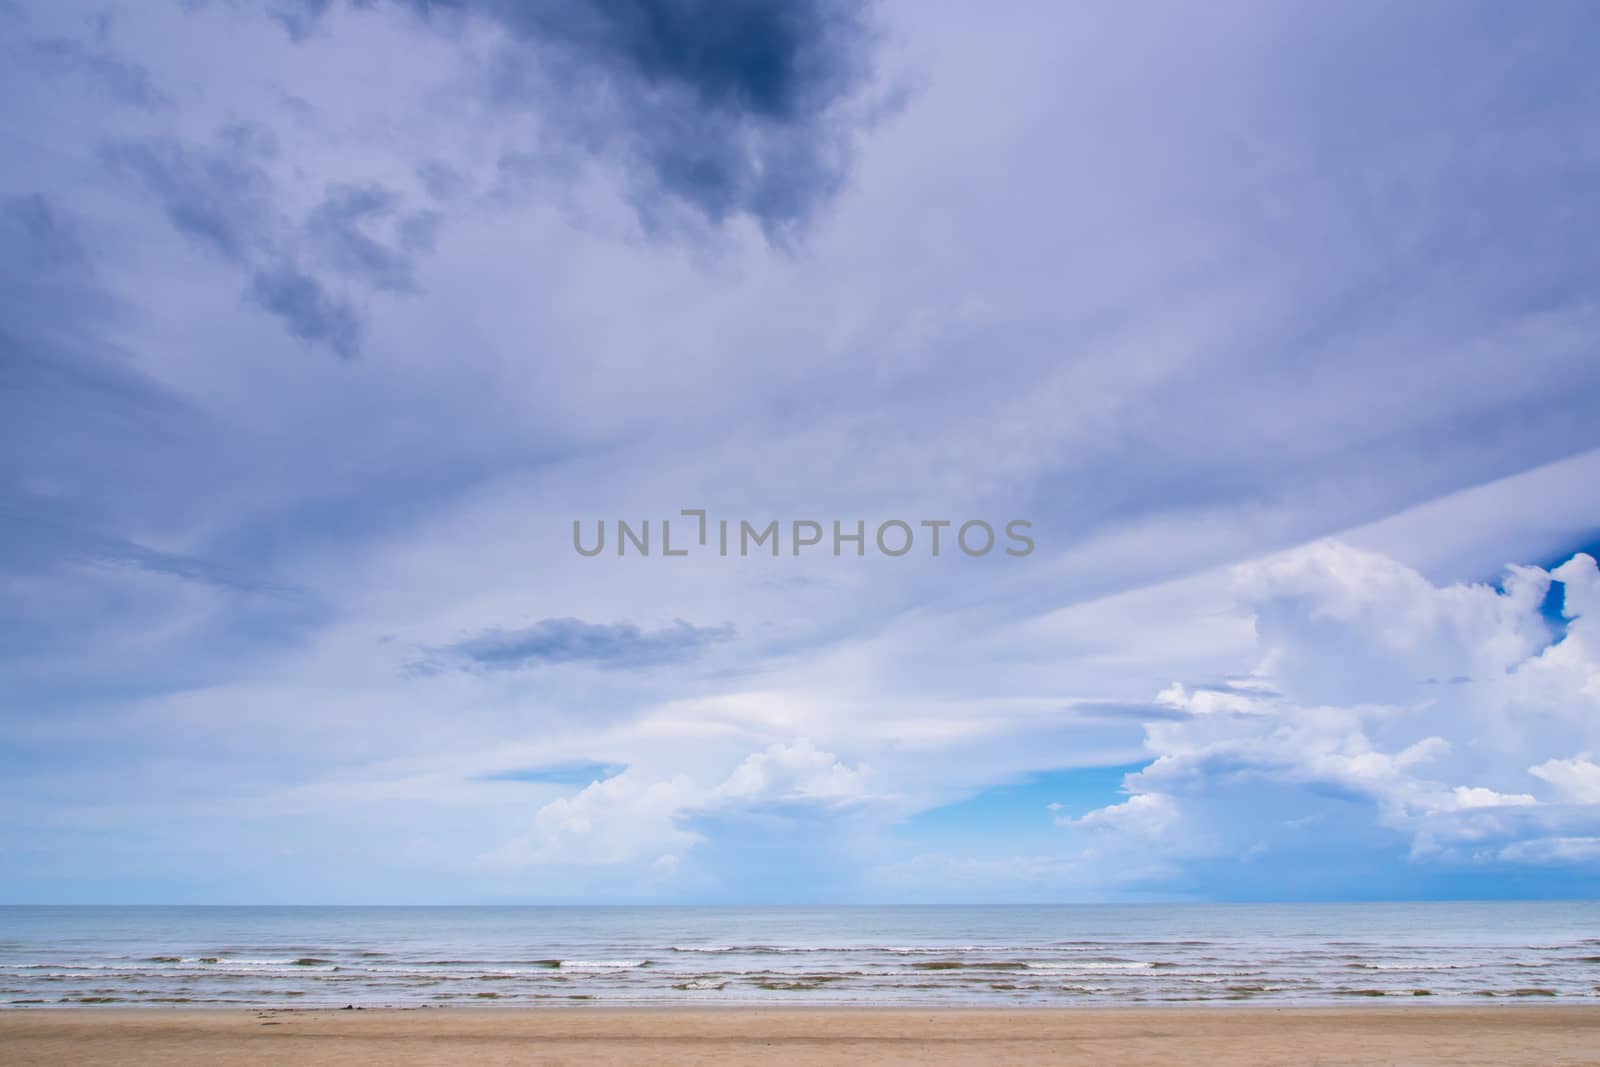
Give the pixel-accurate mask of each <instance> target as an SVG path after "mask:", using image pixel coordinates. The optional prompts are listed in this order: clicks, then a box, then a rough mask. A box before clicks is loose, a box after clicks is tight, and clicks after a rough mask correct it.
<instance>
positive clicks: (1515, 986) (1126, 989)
mask: <svg viewBox="0 0 1600 1067" xmlns="http://www.w3.org/2000/svg"><path fill="white" fill-rule="evenodd" d="M1366 998H1372V999H1373V1000H1383V1001H1388V1002H1404V1003H1408V1004H1418V1003H1466V1002H1470V1003H1475V1004H1476V1003H1485V1002H1499V1003H1528V1002H1530V1001H1544V1002H1548V1001H1551V1000H1555V1001H1593V1000H1595V999H1597V998H1600V902H1570V901H1568V902H1558V903H1543V902H1540V903H1529V902H1505V903H1499V902H1496V903H1418V904H1134V905H1114V906H1099V905H1063V906H1051V907H953V908H946V907H937V908H936V907H905V908H892V907H844V908H801V907H792V908H785V907H762V908H721V907H704V908H702V907H0V1005H3V1006H11V1007H22V1006H74V1005H90V1004H104V1005H122V1006H134V1005H190V1006H205V1005H218V1006H226V1005H237V1006H251V1007H292V1006H306V1007H338V1008H342V1007H345V1006H351V1007H356V1008H377V1007H386V1006H387V1007H422V1006H425V1005H426V1006H448V1005H538V1004H545V1005H578V1004H599V1005H701V1006H712V1005H733V1004H756V1005H763V1004H764V1005H780V1004H781V1005H790V1004H832V1005H839V1004H860V1005H880V1004H881V1005H913V1006H915V1005H927V1006H932V1005H971V1006H996V1007H998V1006H1070V1005H1084V1006H1113V1005H1135V1004H1147V1005H1155V1004H1211V1003H1215V1004H1224V1003H1250V1004H1336V1003H1352V1002H1358V1001H1361V1000H1365V999H1366ZM1419 998H1426V999H1419Z"/></svg>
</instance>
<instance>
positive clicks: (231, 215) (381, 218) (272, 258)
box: [103, 123, 441, 357]
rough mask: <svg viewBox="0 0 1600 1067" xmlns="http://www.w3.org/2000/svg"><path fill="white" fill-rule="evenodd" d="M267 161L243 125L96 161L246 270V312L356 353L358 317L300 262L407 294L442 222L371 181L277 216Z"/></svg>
mask: <svg viewBox="0 0 1600 1067" xmlns="http://www.w3.org/2000/svg"><path fill="white" fill-rule="evenodd" d="M277 154H278V146H277V140H276V138H275V137H274V135H273V134H272V132H271V131H270V130H267V129H265V128H264V127H261V126H257V125H253V124H246V123H240V124H232V125H228V126H224V127H223V128H222V129H220V130H218V131H217V134H216V137H215V139H214V142H213V143H212V144H210V145H194V144H184V143H181V142H178V141H175V140H172V139H170V138H152V139H149V140H144V141H122V142H117V143H115V144H112V145H109V146H107V148H106V149H105V150H104V152H103V156H104V158H105V159H106V161H107V162H108V163H109V164H110V165H111V166H112V167H114V168H115V169H117V170H119V171H121V172H122V173H124V174H126V175H127V176H129V177H130V178H132V179H134V180H136V181H137V182H138V183H139V184H141V185H143V186H144V187H145V188H146V189H148V190H149V191H150V192H151V193H153V194H154V195H155V196H156V198H157V199H158V200H159V201H160V203H161V205H162V208H163V210H165V212H166V214H167V218H168V219H169V220H170V221H171V222H172V225H173V226H174V227H176V228H177V229H178V231H179V232H180V233H182V234H184V235H185V236H187V237H189V238H190V239H192V240H193V241H195V242H196V243H197V244H200V245H201V246H203V247H205V248H206V249H208V250H209V251H211V252H213V253H215V254H216V255H219V256H221V257H222V258H223V259H225V260H227V261H228V262H229V263H231V264H233V265H235V266H237V267H240V268H242V269H244V270H245V271H247V272H248V275H249V282H248V285H247V286H246V289H245V297H246V299H247V301H248V302H249V303H251V304H253V305H254V306H256V307H259V308H261V309H263V310H265V311H267V312H269V313H270V314H272V315H274V316H276V317H277V318H279V319H280V320H281V321H282V322H283V324H284V326H285V328H286V329H287V330H288V331H289V333H290V334H291V335H292V336H294V337H296V338H298V339H300V340H302V341H307V342H310V343H314V344H322V345H325V346H326V347H328V348H329V349H331V350H332V351H333V352H335V353H336V354H338V355H341V356H345V357H353V356H355V355H357V354H358V353H359V352H360V349H361V338H362V332H363V331H362V322H361V318H360V316H359V315H358V314H357V313H356V310H355V307H354V305H353V304H352V302H351V300H350V299H349V297H348V296H347V295H346V294H344V293H341V292H337V291H335V289H334V286H333V285H331V284H330V283H329V282H328V281H327V280H325V279H323V278H321V277H319V276H318V275H317V274H315V273H313V271H312V269H311V268H310V267H309V266H307V265H306V264H307V263H308V262H314V263H315V264H317V265H318V266H320V267H322V268H323V269H324V270H325V271H326V272H327V273H329V274H331V275H334V276H336V277H337V278H338V279H339V280H341V281H343V282H345V283H346V284H347V286H349V285H354V286H360V287H364V288H367V289H371V290H374V291H377V292H387V293H397V294H411V293H416V292H418V291H419V290H420V287H419V285H418V284H417V280H416V257H417V256H419V255H421V254H423V253H426V252H427V251H429V250H431V249H432V247H433V243H434V239H435V234H436V231H437V229H438V226H439V224H440V221H441V216H440V215H438V214H437V213H436V212H432V211H416V212H407V211H405V210H404V207H405V205H404V200H403V198H402V197H401V196H400V195H399V194H398V193H396V192H394V191H393V190H390V189H388V188H386V187H384V186H382V185H379V184H377V183H375V182H366V183H361V184H347V183H335V184H332V185H329V186H328V187H327V189H326V190H324V193H323V199H322V200H321V202H320V203H318V204H317V205H316V206H315V207H314V208H312V209H311V210H310V211H309V212H308V213H307V214H306V216H305V218H304V219H303V220H302V221H300V222H296V221H295V220H293V219H292V218H290V217H289V216H288V215H287V214H286V213H285V212H284V211H283V210H282V209H281V208H280V207H279V204H280V203H281V201H282V194H281V191H280V190H279V188H278V186H277V183H276V182H275V181H274V179H273V177H272V172H271V170H270V169H269V168H270V165H271V164H272V163H273V161H274V160H275V159H276V158H277ZM385 230H387V231H388V232H387V233H385V232H384V231H385Z"/></svg>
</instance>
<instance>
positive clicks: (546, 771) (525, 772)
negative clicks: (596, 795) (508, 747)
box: [478, 760, 628, 786]
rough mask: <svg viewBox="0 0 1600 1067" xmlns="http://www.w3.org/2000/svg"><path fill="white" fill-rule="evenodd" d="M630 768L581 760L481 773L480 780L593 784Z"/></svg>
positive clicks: (618, 764) (616, 764) (622, 765)
mask: <svg viewBox="0 0 1600 1067" xmlns="http://www.w3.org/2000/svg"><path fill="white" fill-rule="evenodd" d="M627 769H628V768H627V767H626V766H625V765H624V764H620V763H595V762H593V761H591V760H581V761H577V762H567V763H548V764H544V765H542V766H538V767H517V768H514V769H512V770H507V771H496V772H494V773H493V774H485V775H480V776H479V777H478V781H480V782H529V783H535V784H546V785H585V786H587V785H593V784H594V783H596V782H603V781H605V780H606V779H607V778H615V777H616V776H617V775H619V774H621V773H622V772H623V771H625V770H627Z"/></svg>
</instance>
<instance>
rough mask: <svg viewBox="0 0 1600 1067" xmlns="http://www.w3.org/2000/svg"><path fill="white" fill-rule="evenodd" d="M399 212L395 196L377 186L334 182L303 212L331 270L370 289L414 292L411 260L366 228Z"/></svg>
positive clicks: (309, 234) (398, 203)
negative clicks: (362, 283)
mask: <svg viewBox="0 0 1600 1067" xmlns="http://www.w3.org/2000/svg"><path fill="white" fill-rule="evenodd" d="M399 212H400V197H399V196H398V195H397V194H395V193H394V192H392V191H390V190H388V189H385V188H384V187H383V186H381V185H378V184H376V183H371V182H369V183H366V184H363V185H333V186H330V187H329V188H328V191H327V195H326V197H325V199H324V200H323V201H322V203H320V204H318V205H317V207H316V208H315V209H313V210H312V212H311V214H310V216H308V217H307V219H306V233H307V236H308V238H309V239H310V240H311V241H313V242H315V244H316V246H317V247H318V249H319V250H320V251H321V254H322V256H323V258H324V259H326V260H327V261H328V263H329V264H330V265H332V266H333V267H334V268H335V269H337V270H339V271H341V272H343V273H345V274H347V275H350V276H352V277H356V278H360V279H362V280H363V281H365V282H366V283H367V284H368V285H371V286H372V287H373V288H375V289H384V290H388V291H389V292H399V293H409V292H415V291H416V288H417V283H416V279H415V278H414V277H413V276H412V267H411V260H410V259H409V258H407V256H406V255H405V254H404V252H402V251H401V250H400V249H398V248H391V247H390V246H388V245H386V244H384V243H383V242H382V241H380V240H378V239H376V238H374V237H373V236H372V234H371V233H370V232H369V227H370V226H371V225H373V224H375V223H380V222H384V221H386V220H390V219H393V218H394V217H395V216H396V215H398V214H399ZM402 238H404V235H402ZM424 243H426V242H424Z"/></svg>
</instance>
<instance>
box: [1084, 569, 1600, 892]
mask: <svg viewBox="0 0 1600 1067" xmlns="http://www.w3.org/2000/svg"><path fill="white" fill-rule="evenodd" d="M1234 574H1235V577H1234V582H1233V589H1234V595H1235V596H1236V597H1238V598H1239V600H1240V601H1241V602H1242V604H1243V605H1244V606H1246V607H1247V608H1248V609H1249V610H1250V611H1251V612H1252V613H1253V615H1254V617H1255V620H1256V629H1257V634H1258V654H1259V656H1260V666H1259V668H1258V669H1257V671H1256V673H1255V677H1256V678H1259V679H1260V680H1261V682H1262V683H1263V684H1261V685H1259V686H1258V687H1243V686H1234V687H1228V689H1226V690H1216V689H1193V690H1191V689H1189V688H1187V687H1185V686H1182V685H1174V686H1171V687H1169V688H1168V689H1166V690H1164V691H1163V692H1162V693H1161V694H1160V697H1159V700H1160V702H1161V703H1163V704H1166V705H1170V706H1173V707H1176V708H1181V709H1183V710H1184V711H1186V712H1188V713H1189V717H1188V718H1186V719H1183V720H1177V721H1167V722H1159V721H1152V722H1150V723H1148V724H1147V725H1146V739H1147V748H1148V750H1149V752H1150V754H1151V755H1152V756H1153V757H1154V761H1153V762H1152V763H1151V764H1150V765H1149V766H1148V767H1146V768H1144V769H1143V770H1142V771H1141V772H1139V773H1136V774H1132V775H1129V776H1128V778H1127V780H1126V787H1127V788H1128V790H1129V791H1130V792H1131V793H1132V794H1133V795H1132V796H1131V797H1130V798H1129V799H1128V800H1127V801H1125V802H1123V803H1121V804H1118V805H1114V806H1110V807H1104V808H1101V809H1099V810H1097V811H1094V812H1091V813H1090V814H1088V815H1086V816H1084V817H1083V818H1081V819H1076V820H1072V819H1061V820H1058V821H1059V822H1060V823H1061V824H1062V825H1064V826H1068V827H1072V828H1075V829H1079V830H1091V831H1095V832H1096V833H1097V834H1100V835H1104V834H1105V833H1106V832H1108V831H1109V832H1115V833H1116V834H1118V835H1119V836H1120V837H1121V838H1122V839H1123V840H1122V842H1121V843H1122V845H1123V846H1124V847H1133V843H1134V842H1135V841H1137V840H1138V839H1144V840H1145V841H1146V842H1147V849H1148V850H1151V851H1153V853H1154V854H1156V855H1158V856H1161V857H1164V858H1166V859H1169V860H1170V859H1178V860H1180V861H1184V862H1189V863H1193V862H1196V861H1199V860H1205V861H1207V862H1212V861H1217V860H1222V859H1232V860H1233V861H1236V862H1237V861H1243V860H1244V859H1245V858H1247V857H1248V856H1250V855H1253V854H1258V853H1260V852H1262V851H1265V850H1268V849H1270V848H1272V847H1274V846H1275V845H1276V846H1279V847H1285V846H1290V845H1292V844H1293V842H1294V836H1295V834H1297V833H1298V830H1297V827H1298V826H1301V825H1306V824H1308V823H1309V822H1310V821H1317V822H1319V823H1320V824H1321V825H1323V826H1326V827H1333V826H1338V827H1340V829H1339V830H1337V831H1334V830H1328V831H1326V832H1325V833H1324V835H1323V836H1322V837H1321V838H1319V840H1320V841H1321V844H1322V847H1323V849H1324V852H1325V855H1324V860H1326V859H1327V857H1329V856H1337V855H1338V854H1340V853H1341V852H1342V851H1343V850H1345V849H1363V848H1366V849H1370V848H1373V847H1374V844H1375V842H1381V841H1384V840H1386V839H1387V840H1389V841H1392V842H1395V843H1399V842H1400V841H1408V842H1409V850H1410V855H1411V858H1412V860H1413V862H1417V863H1426V864H1444V865H1452V864H1463V863H1473V864H1481V863H1485V862H1492V863H1500V864H1515V863H1520V862H1528V863H1540V864H1543V863H1548V862H1554V859H1553V858H1554V857H1560V858H1562V860H1563V861H1568V860H1571V861H1574V862H1576V861H1577V860H1579V859H1581V858H1582V857H1583V856H1584V855H1587V854H1588V853H1587V852H1586V851H1585V847H1582V846H1580V844H1574V843H1573V842H1578V841H1580V839H1584V838H1586V837H1587V834H1588V833H1591V832H1592V831H1593V829H1594V828H1595V827H1597V826H1600V767H1597V766H1596V765H1595V764H1593V763H1592V762H1590V760H1589V757H1588V755H1587V753H1586V752H1585V753H1584V754H1580V755H1578V756H1576V757H1566V756H1563V755H1561V754H1560V753H1561V750H1562V748H1563V747H1565V746H1567V745H1573V744H1577V745H1583V746H1587V745H1590V744H1593V742H1594V740H1595V738H1596V737H1597V736H1600V725H1597V723H1600V717H1597V713H1600V695H1597V692H1596V690H1595V688H1594V686H1593V679H1594V678H1595V677H1596V676H1597V675H1600V660H1596V659H1594V658H1593V656H1594V654H1593V651H1592V649H1593V648H1594V647H1595V646H1594V645H1593V644H1591V643H1590V642H1592V641H1593V636H1594V634H1595V627H1596V625H1597V622H1600V620H1597V619H1596V618H1594V617H1590V616H1586V615H1585V614H1584V609H1585V608H1586V607H1587V606H1588V605H1587V604H1586V601H1585V597H1586V596H1587V591H1588V590H1589V589H1591V588H1592V587H1593V585H1594V583H1595V581H1596V579H1595V576H1594V574H1593V571H1592V560H1589V559H1588V557H1586V556H1579V557H1575V558H1574V559H1573V560H1571V561H1569V562H1568V563H1566V564H1563V565H1562V566H1561V567H1559V568H1556V569H1555V571H1553V572H1546V571H1544V570H1542V569H1540V568H1537V567H1523V566H1515V567H1511V568H1509V569H1508V570H1507V573H1506V577H1505V579H1504V581H1503V582H1501V583H1500V584H1499V585H1498V586H1491V585H1487V584H1467V583H1463V584H1454V585H1446V586H1437V585H1434V584H1432V583H1430V582H1428V581H1427V580H1426V579H1424V578H1422V577H1421V576H1420V575H1419V574H1417V573H1416V572H1415V571H1412V570H1410V569H1409V568H1407V567H1404V566H1402V565H1401V564H1399V563H1397V562H1395V561H1394V560H1392V559H1389V558H1387V557H1384V556H1382V555H1379V554H1377V553H1373V552H1366V551H1361V550H1357V549H1354V548H1351V547H1349V546H1347V545H1344V544H1341V543H1338V542H1333V541H1326V542H1319V543H1315V544H1312V545H1308V546H1305V547H1303V548H1299V549H1295V550H1292V551H1289V552H1285V553H1281V554H1278V555H1275V556H1271V557H1268V558H1266V559H1263V560H1260V561H1257V562H1254V563H1250V564H1245V565H1242V566H1240V567H1238V568H1237V569H1236V570H1235V572H1234ZM1552 575H1558V576H1562V578H1563V580H1565V581H1567V582H1569V584H1570V586H1572V587H1575V588H1576V589H1577V590H1578V596H1577V598H1576V599H1575V601H1574V603H1576V604H1577V607H1576V608H1575V609H1574V610H1572V611H1571V616H1572V622H1571V623H1570V625H1569V626H1568V627H1567V629H1566V631H1565V633H1564V634H1562V635H1561V636H1560V637H1559V638H1556V639H1554V640H1553V639H1552V634H1551V631H1550V629H1549V627H1548V625H1547V623H1546V622H1545V620H1544V619H1543V617H1542V615H1541V605H1542V603H1543V599H1544V594H1545V591H1546V590H1547V588H1548V587H1549V583H1550V581H1551V580H1552ZM1432 676H1444V677H1453V678H1456V677H1458V678H1460V679H1462V680H1461V681H1460V683H1459V684H1456V685H1452V686H1449V687H1446V688H1445V689H1443V690H1442V691H1441V690H1440V689H1439V688H1438V687H1436V686H1429V685H1427V684H1426V682H1427V679H1428V678H1429V677H1432ZM1568 751H1570V749H1568ZM1540 756H1542V757H1546V758H1544V759H1543V760H1542V762H1541V761H1539V760H1538V758H1537V757H1540ZM1530 757H1535V759H1534V760H1533V761H1532V762H1531V763H1530ZM1541 783H1543V784H1544V785H1545V786H1547V787H1552V788H1545V789H1539V788H1535V787H1536V786H1538V785H1540V784H1541ZM1552 789H1553V792H1552ZM1360 812H1365V813H1366V816H1365V818H1366V827H1367V828H1366V829H1363V828H1362V826H1361V816H1360V815H1359V814H1358V813H1360ZM1179 824H1182V825H1183V826H1184V832H1183V833H1182V834H1181V835H1174V834H1173V833H1172V828H1173V827H1174V826H1177V825H1179ZM1097 840H1098V839H1097ZM1197 842H1201V844H1197ZM1264 877H1268V876H1266V875H1264Z"/></svg>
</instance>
